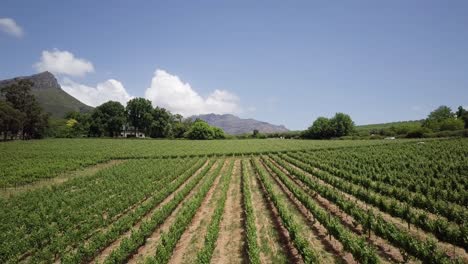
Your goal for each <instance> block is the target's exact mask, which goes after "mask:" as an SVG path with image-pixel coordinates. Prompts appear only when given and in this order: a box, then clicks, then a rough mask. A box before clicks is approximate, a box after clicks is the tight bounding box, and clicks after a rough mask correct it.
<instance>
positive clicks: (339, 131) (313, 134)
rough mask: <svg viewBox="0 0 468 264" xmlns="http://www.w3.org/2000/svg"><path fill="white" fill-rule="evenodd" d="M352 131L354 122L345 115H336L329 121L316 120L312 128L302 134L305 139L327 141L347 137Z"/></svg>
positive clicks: (321, 118)
mask: <svg viewBox="0 0 468 264" xmlns="http://www.w3.org/2000/svg"><path fill="white" fill-rule="evenodd" d="M353 131H354V122H353V120H352V119H351V117H350V116H349V115H347V114H343V113H336V114H335V116H334V117H333V118H331V119H328V118H326V117H319V118H317V119H316V120H315V121H314V123H313V124H312V126H310V127H309V128H308V129H307V130H306V131H304V133H303V137H305V138H315V139H324V138H326V139H328V138H332V137H342V136H348V135H350V134H351V133H352V132H353Z"/></svg>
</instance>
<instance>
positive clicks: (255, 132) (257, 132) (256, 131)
mask: <svg viewBox="0 0 468 264" xmlns="http://www.w3.org/2000/svg"><path fill="white" fill-rule="evenodd" d="M259 133H260V132H259V131H258V129H254V131H253V134H252V137H254V138H256V137H257V136H258V134H259Z"/></svg>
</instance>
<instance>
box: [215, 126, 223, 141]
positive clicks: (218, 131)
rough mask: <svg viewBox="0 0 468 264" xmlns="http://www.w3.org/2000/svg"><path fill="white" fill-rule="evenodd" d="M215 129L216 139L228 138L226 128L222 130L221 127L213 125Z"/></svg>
mask: <svg viewBox="0 0 468 264" xmlns="http://www.w3.org/2000/svg"><path fill="white" fill-rule="evenodd" d="M212 129H213V135H214V138H215V139H224V138H226V135H225V134H224V130H222V129H221V128H219V127H212Z"/></svg>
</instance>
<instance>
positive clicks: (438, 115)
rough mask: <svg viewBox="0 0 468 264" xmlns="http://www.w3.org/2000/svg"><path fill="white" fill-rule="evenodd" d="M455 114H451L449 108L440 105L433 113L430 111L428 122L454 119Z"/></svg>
mask: <svg viewBox="0 0 468 264" xmlns="http://www.w3.org/2000/svg"><path fill="white" fill-rule="evenodd" d="M454 117H455V114H454V113H452V109H450V107H448V106H445V105H441V106H439V107H438V108H437V109H435V110H434V111H432V112H431V113H430V114H429V115H428V116H427V119H428V120H433V121H443V120H445V119H449V118H454Z"/></svg>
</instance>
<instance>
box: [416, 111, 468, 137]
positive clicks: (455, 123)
mask: <svg viewBox="0 0 468 264" xmlns="http://www.w3.org/2000/svg"><path fill="white" fill-rule="evenodd" d="M463 110H464V109H463V108H462V109H460V107H459V109H458V111H457V114H455V113H452V109H450V107H448V106H445V105H442V106H439V107H438V108H437V109H435V110H434V111H432V112H431V113H430V114H429V115H428V116H427V118H426V119H425V120H424V122H423V125H422V126H423V127H425V128H428V129H431V130H432V131H445V130H459V129H463V127H464V121H463V120H462V119H457V116H458V115H459V114H463Z"/></svg>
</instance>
